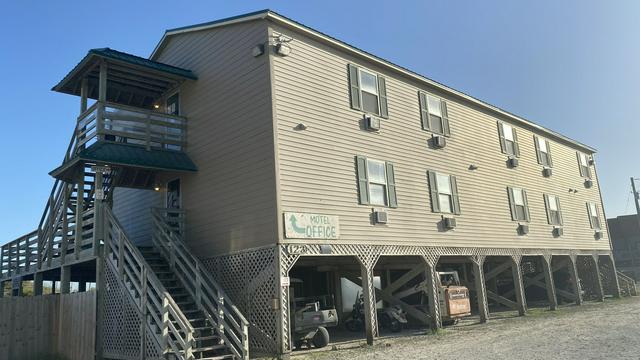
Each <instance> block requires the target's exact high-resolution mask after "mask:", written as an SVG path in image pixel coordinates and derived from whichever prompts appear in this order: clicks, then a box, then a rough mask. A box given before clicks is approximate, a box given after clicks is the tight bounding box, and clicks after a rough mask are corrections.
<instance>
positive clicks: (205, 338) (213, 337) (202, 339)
mask: <svg viewBox="0 0 640 360" xmlns="http://www.w3.org/2000/svg"><path fill="white" fill-rule="evenodd" d="M218 339H220V337H219V336H218V335H209V336H201V337H197V338H194V339H193V340H195V341H207V340H218Z"/></svg>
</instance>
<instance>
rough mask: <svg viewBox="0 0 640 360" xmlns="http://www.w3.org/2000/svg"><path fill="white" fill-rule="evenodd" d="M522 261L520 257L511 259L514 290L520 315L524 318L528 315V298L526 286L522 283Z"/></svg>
mask: <svg viewBox="0 0 640 360" xmlns="http://www.w3.org/2000/svg"><path fill="white" fill-rule="evenodd" d="M521 260H522V258H521V257H519V256H518V257H515V256H514V257H512V258H511V274H512V278H513V288H514V290H515V292H516V303H517V309H518V314H519V315H520V316H524V315H525V314H526V313H527V298H526V296H525V294H524V284H523V283H522V270H521V269H520V261H521Z"/></svg>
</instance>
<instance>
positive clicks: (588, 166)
mask: <svg viewBox="0 0 640 360" xmlns="http://www.w3.org/2000/svg"><path fill="white" fill-rule="evenodd" d="M585 170H586V171H587V174H586V175H587V177H588V178H589V179H591V165H589V160H587V167H586V168H585Z"/></svg>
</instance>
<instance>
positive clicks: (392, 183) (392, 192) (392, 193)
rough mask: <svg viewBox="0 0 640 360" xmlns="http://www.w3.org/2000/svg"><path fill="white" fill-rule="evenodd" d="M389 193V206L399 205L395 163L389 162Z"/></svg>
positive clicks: (395, 206)
mask: <svg viewBox="0 0 640 360" xmlns="http://www.w3.org/2000/svg"><path fill="white" fill-rule="evenodd" d="M387 193H388V194H387V195H388V199H389V207H391V208H397V207H398V198H397V197H396V177H395V174H394V171H393V164H392V163H390V162H388V163H387Z"/></svg>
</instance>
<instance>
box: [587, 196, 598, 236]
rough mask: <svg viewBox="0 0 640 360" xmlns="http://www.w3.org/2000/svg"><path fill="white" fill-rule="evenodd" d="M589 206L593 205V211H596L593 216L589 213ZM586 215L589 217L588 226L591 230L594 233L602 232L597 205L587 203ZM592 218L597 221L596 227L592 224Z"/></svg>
mask: <svg viewBox="0 0 640 360" xmlns="http://www.w3.org/2000/svg"><path fill="white" fill-rule="evenodd" d="M591 205H593V207H594V209H595V210H596V213H595V214H593V213H592V211H591ZM587 215H588V216H589V225H590V226H591V229H593V230H596V231H600V230H602V219H601V218H600V209H598V203H596V202H593V201H587ZM593 218H596V219H597V220H598V224H597V226H596V224H594V222H593Z"/></svg>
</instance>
